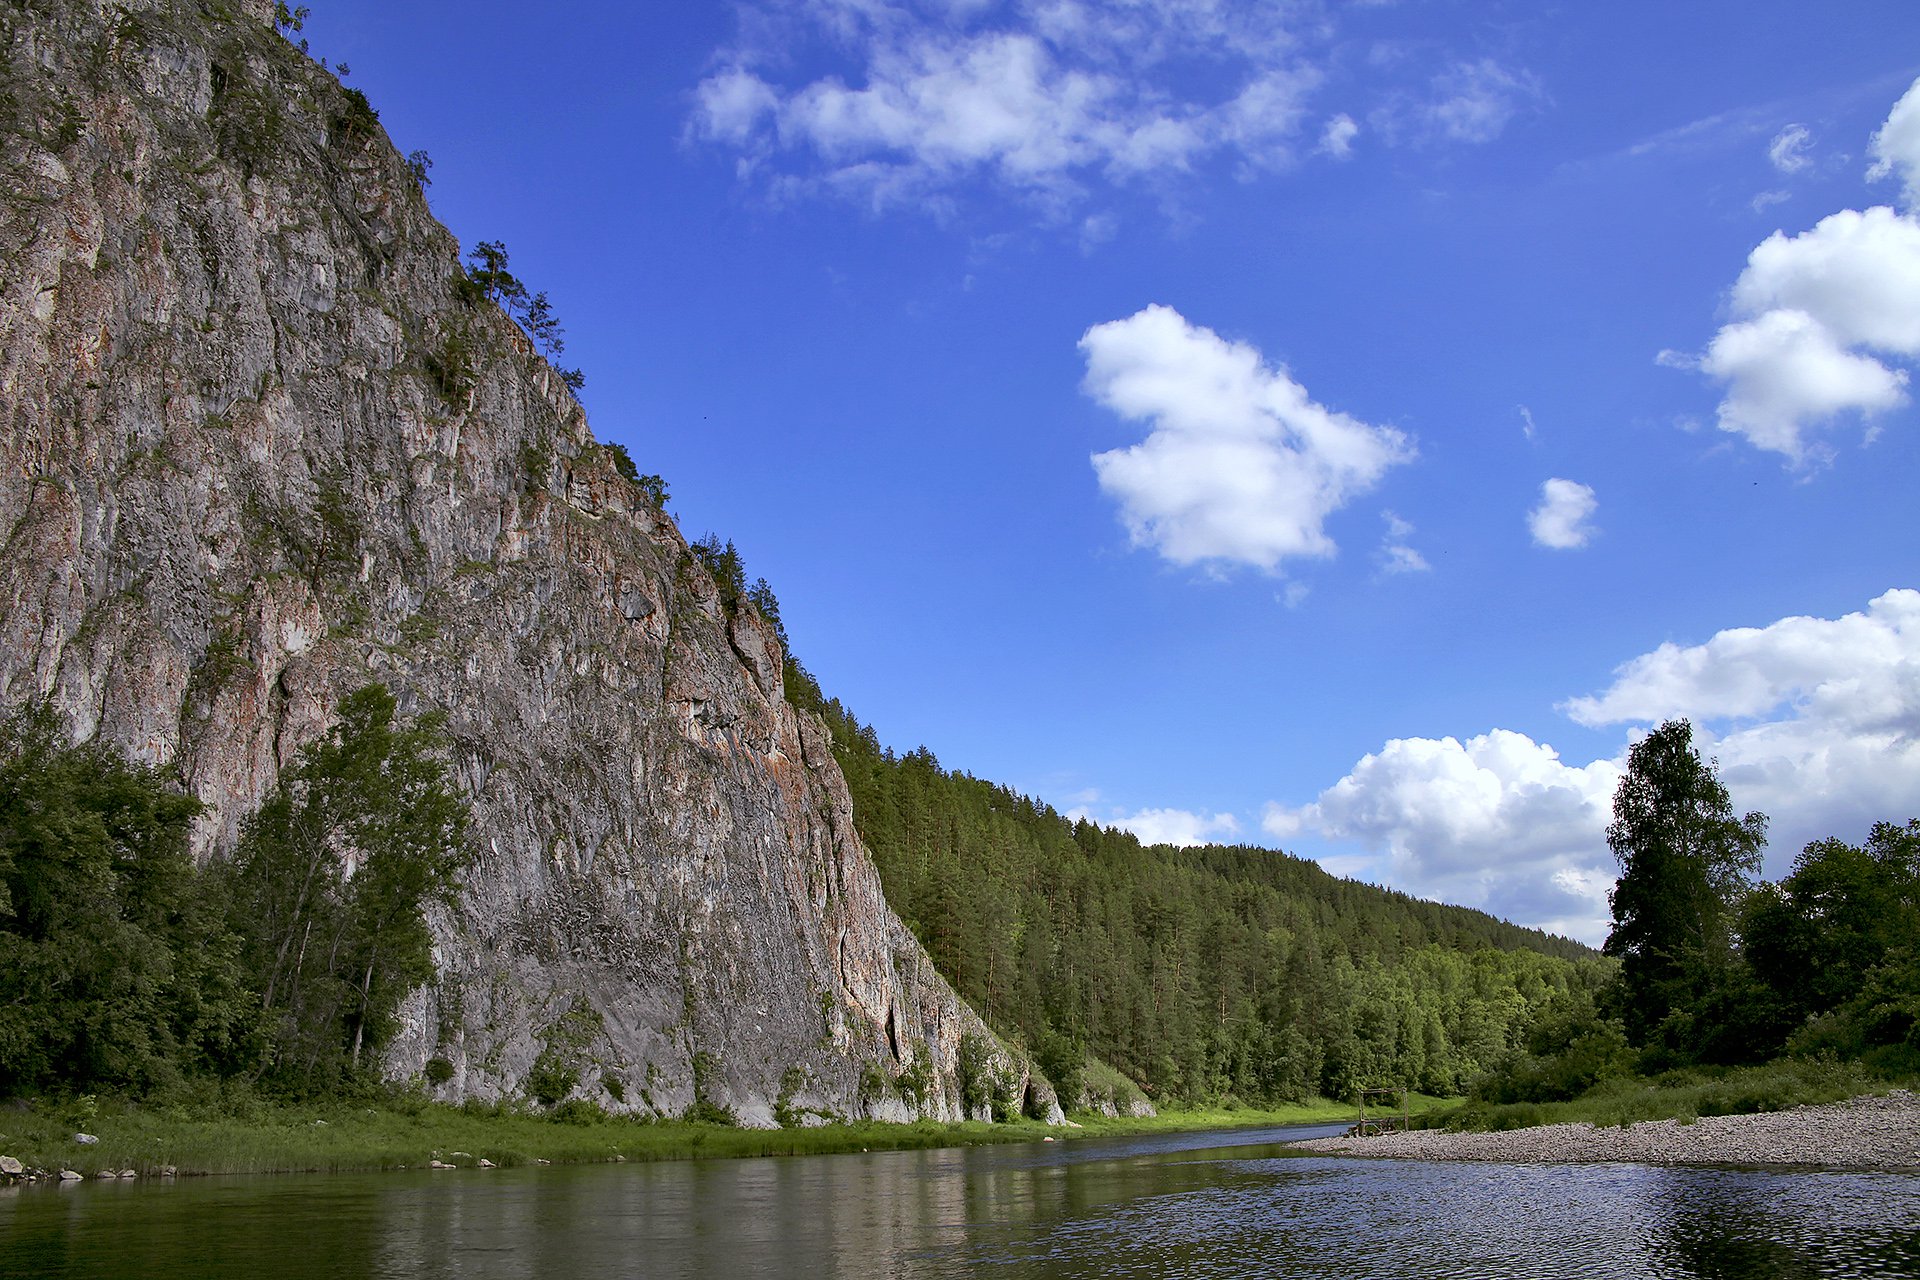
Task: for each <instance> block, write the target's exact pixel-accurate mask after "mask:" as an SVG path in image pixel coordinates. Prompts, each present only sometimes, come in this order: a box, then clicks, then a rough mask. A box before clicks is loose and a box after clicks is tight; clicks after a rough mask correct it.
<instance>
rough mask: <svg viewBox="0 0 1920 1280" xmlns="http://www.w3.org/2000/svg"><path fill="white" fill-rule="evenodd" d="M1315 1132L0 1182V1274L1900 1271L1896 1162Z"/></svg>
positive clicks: (1586, 1279) (1907, 1222)
mask: <svg viewBox="0 0 1920 1280" xmlns="http://www.w3.org/2000/svg"><path fill="white" fill-rule="evenodd" d="M1337 1131H1338V1126H1320V1127H1314V1128H1295V1129H1253V1130H1236V1131H1232V1132H1227V1133H1219V1132H1216V1133H1204V1134H1173V1135H1159V1136H1153V1137H1143V1138H1123V1139H1087V1140H1081V1141H1073V1142H1054V1143H1030V1144H1022V1145H1018V1146H992V1147H971V1148H962V1149H955V1150H946V1151H912V1152H887V1153H874V1154H850V1155H838V1156H806V1157H790V1158H784V1159H765V1160H705V1161H681V1162H674V1163H663V1164H645V1165H642V1164H627V1165H594V1166H575V1167H560V1166H555V1167H549V1168H525V1169H493V1170H474V1169H464V1170H458V1171H452V1172H439V1173H428V1172H424V1171H422V1172H397V1173H381V1174H364V1175H361V1174H354V1175H339V1174H336V1175H327V1176H312V1177H287V1176H282V1177H262V1178H201V1179H187V1180H182V1181H180V1182H177V1183H158V1182H138V1183H136V1182H127V1183H108V1184H99V1183H88V1184H85V1185H80V1186H70V1187H67V1188H60V1187H53V1186H32V1187H25V1188H20V1189H18V1190H14V1191H11V1192H6V1193H0V1276H6V1277H9V1278H11V1277H29V1276H32V1277H38V1276H49V1277H53V1276H87V1277H93V1276H111V1277H125V1278H126V1280H135V1278H138V1280H173V1278H176V1277H179V1278H184V1277H196V1278H198V1277H207V1278H223V1277H236V1278H237V1277H247V1278H248V1280H259V1278H263V1277H264V1278H265V1280H304V1278H305V1277H321V1276H325V1277H359V1276H369V1277H401V1276H405V1277H447V1278H449V1280H451V1278H453V1277H460V1278H462V1280H495V1278H502V1280H504V1278H506V1277H533V1276H563V1277H594V1276H676V1277H677V1276H688V1277H707V1276H711V1277H716V1278H719V1277H725V1278H726V1280H738V1278H742V1277H758V1276H806V1277H883V1276H887V1277H890V1276H908V1277H949V1276H971V1275H986V1276H993V1277H1004V1278H1006V1280H1025V1278H1026V1277H1069V1276H1142V1277H1149V1276H1151V1277H1158V1276H1167V1277H1174V1276H1178V1277H1213V1276H1295V1277H1322V1276H1325V1277H1334V1276H1339V1277H1381V1278H1394V1280H1401V1278H1406V1277H1442V1276H1444V1277H1486V1278H1491V1277H1509V1276H1510V1277H1530V1278H1540V1280H1554V1278H1556V1277H1579V1278H1581V1280H1611V1278H1613V1277H1700V1278H1702V1280H1721V1278H1726V1280H1736V1278H1737V1280H1753V1278H1756V1277H1790V1278H1797V1277H1811V1276H1844V1277H1865V1276H1900V1277H1920V1175H1915V1174H1874V1173H1846V1172H1809V1171H1797V1172H1781V1171H1766V1170H1758V1169H1739V1168H1678V1169H1676V1168H1656V1167H1650V1166H1644V1165H1629V1164H1603V1165H1502V1164H1466V1163H1459V1164H1446V1163H1427V1162H1399V1161H1384V1160H1357V1159H1351V1158H1325V1157H1316V1156H1303V1155H1294V1154H1289V1153H1288V1152H1287V1150H1286V1148H1284V1147H1281V1146H1279V1145H1278V1143H1279V1142H1280V1141H1282V1140H1284V1139H1287V1138H1299V1137H1316V1136H1321V1135H1323V1134H1326V1133H1331V1132H1337Z"/></svg>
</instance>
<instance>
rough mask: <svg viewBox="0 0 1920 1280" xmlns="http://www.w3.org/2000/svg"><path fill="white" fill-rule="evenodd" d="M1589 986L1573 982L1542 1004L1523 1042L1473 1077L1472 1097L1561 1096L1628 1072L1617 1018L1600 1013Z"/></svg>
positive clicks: (1629, 1054) (1488, 1099)
mask: <svg viewBox="0 0 1920 1280" xmlns="http://www.w3.org/2000/svg"><path fill="white" fill-rule="evenodd" d="M1594 994H1595V993H1594V991H1593V990H1592V989H1590V988H1589V987H1577V988H1574V989H1572V990H1570V991H1568V992H1567V994H1566V995H1564V996H1560V997H1556V998H1555V999H1553V1000H1550V1001H1548V1002H1547V1003H1546V1004H1545V1005H1543V1006H1541V1008H1540V1010H1539V1012H1538V1013H1537V1014H1536V1015H1535V1016H1534V1019H1533V1023H1532V1025H1531V1026H1529V1027H1528V1028H1527V1031H1526V1037H1525V1043H1524V1045H1523V1047H1522V1048H1520V1049H1518V1050H1516V1051H1515V1052H1514V1053H1512V1054H1511V1055H1509V1056H1508V1057H1507V1058H1506V1059H1505V1060H1504V1061H1502V1062H1500V1063H1498V1064H1496V1066H1495V1067H1494V1069H1493V1070H1492V1071H1491V1072H1489V1073H1488V1074H1487V1075H1485V1076H1483V1077H1481V1078H1480V1079H1479V1080H1478V1081H1476V1082H1475V1083H1474V1086H1473V1097H1474V1098H1475V1099H1476V1100H1477V1101H1482V1102H1493V1103H1509V1102H1562V1101H1566V1100H1567V1099H1570V1098H1577V1097H1579V1096H1580V1095H1581V1094H1583V1093H1585V1092H1587V1091H1588V1090H1589V1089H1591V1088H1593V1087H1594V1086H1595V1085H1597V1084H1599V1083H1600V1082H1601V1081H1603V1080H1612V1079H1616V1078H1619V1077H1622V1076H1626V1075H1628V1074H1630V1073H1631V1072H1632V1070H1633V1052H1632V1050H1631V1049H1629V1048H1628V1046H1627V1037H1626V1033H1625V1032H1624V1031H1623V1030H1622V1029H1621V1027H1620V1023H1619V1021H1618V1020H1617V1019H1614V1018H1609V1017H1606V1016H1604V1015H1603V1014H1602V1013H1601V1012H1600V1010H1599V1009H1598V1007H1597V1006H1596V1004H1595V1000H1594Z"/></svg>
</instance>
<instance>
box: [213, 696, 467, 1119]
mask: <svg viewBox="0 0 1920 1280" xmlns="http://www.w3.org/2000/svg"><path fill="white" fill-rule="evenodd" d="M394 710H395V703H394V699H393V695H392V694H390V693H389V692H388V691H387V690H386V689H385V688H383V687H381V686H379V685H369V686H367V687H366V688H364V689H361V690H359V691H357V692H355V693H353V694H350V695H349V696H348V697H347V698H346V699H345V700H344V701H343V702H342V703H341V706H340V721H339V723H338V725H336V726H335V728H334V730H333V732H332V733H331V734H329V735H328V736H327V737H326V738H323V739H321V740H320V741H318V742H315V743H312V744H311V745H309V746H308V747H307V748H306V749H305V750H304V751H302V752H301V756H300V761H299V763H298V764H297V765H296V766H294V767H293V768H292V769H289V770H288V771H287V772H286V773H285V774H284V775H283V776H282V778H281V780H280V783H279V785H278V786H277V787H276V788H275V789H274V791H273V793H272V794H271V795H270V796H269V797H268V798H267V801H266V803H265V804H263V805H262V806H261V808H260V811H259V812H258V813H257V814H255V815H254V817H253V818H252V819H251V820H250V821H249V822H248V824H247V826H246V829H245V831H244V833H243V835H242V838H241V843H240V848H239V850H238V852H237V854H236V858H235V867H234V879H235V884H236V893H235V897H236V900H237V901H238V902H240V903H241V904H242V906H243V908H244V918H245V920H246V921H247V923H248V927H249V929H250V930H251V933H252V958H253V963H254V966H255V970H256V973H257V974H258V981H259V984H260V1006H261V1009H262V1010H263V1012H264V1013H265V1014H266V1015H267V1016H268V1019H269V1024H270V1028H271V1031H272V1035H273V1046H272V1062H271V1063H270V1066H271V1067H272V1068H273V1069H274V1070H275V1071H277V1072H278V1073H280V1074H282V1075H283V1076H286V1077H288V1078H289V1079H290V1080H291V1081H292V1082H296V1083H299V1084H303V1085H306V1086H309V1087H312V1086H317V1085H324V1084H326V1083H327V1082H328V1081H329V1080H331V1079H332V1078H334V1077H336V1076H338V1075H339V1074H340V1073H341V1072H342V1071H343V1070H346V1071H352V1070H353V1069H356V1068H357V1067H358V1066H359V1065H360V1063H361V1060H362V1058H363V1056H364V1055H366V1054H367V1053H368V1052H369V1051H374V1050H377V1049H378V1048H379V1047H380V1045H381V1044H382V1043H383V1042H384V1041H385V1039H386V1038H387V1036H388V1035H389V1034H390V1033H391V1031H392V1027H393V1014H394V1011H395V1009H396V1008H397V1006H398V1005H399V1003H400V1000H401V998H402V997H404V996H405V994H406V993H407V991H408V990H410V989H411V988H413V987H414V986H417V985H418V984H419V983H421V982H423V981H425V980H426V979H428V978H430V977H431V976H432V974H433V965H432V958H431V955H430V951H429V948H430V945H431V941H432V939H431V936H430V934H429V933H428V930H427V923H426V918H425V910H426V908H427V906H428V905H429V904H430V903H432V902H434V901H436V900H445V899H447V898H449V897H450V896H451V894H452V893H453V890H454V887H455V877H456V875H457V873H458V871H459V868H460V866H461V865H462V862H463V860H464V850H465V844H464V841H465V834H466V825H467V811H466V808H465V806H464V805H463V804H462V802H461V801H460V798H459V797H458V796H457V795H456V794H455V793H454V791H453V789H452V788H451V786H450V785H449V784H448V781H447V776H446V769H445V767H444V766H443V765H442V764H441V762H440V761H439V760H438V759H437V758H436V757H435V754H434V752H435V750H436V748H437V747H438V746H439V736H438V733H437V729H438V726H437V724H436V723H435V722H434V721H433V720H432V719H430V718H428V719H423V720H421V721H419V722H416V723H414V724H413V725H410V726H405V727H402V726H399V725H397V724H395V722H394Z"/></svg>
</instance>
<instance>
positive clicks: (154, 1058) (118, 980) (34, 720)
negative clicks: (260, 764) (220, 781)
mask: <svg viewBox="0 0 1920 1280" xmlns="http://www.w3.org/2000/svg"><path fill="white" fill-rule="evenodd" d="M199 809H200V806H199V803H198V802H197V801H195V800H194V799H192V798H191V797H189V796H185V795H182V794H180V793H179V791H177V790H176V789H175V788H173V787H172V786H169V785H168V784H167V783H166V782H165V781H164V780H163V779H162V778H161V777H160V776H159V775H158V774H157V773H156V772H154V771H153V770H151V769H147V768H143V767H141V766H138V765H132V764H128V763H127V762H126V761H124V760H122V759H121V758H120V757H118V756H117V755H115V754H114V753H113V752H111V751H109V750H107V749H106V748H104V747H102V746H99V745H97V744H91V743H89V744H82V745H79V746H69V745H67V744H66V742H65V738H64V735H63V734H62V733H61V731H60V729H59V726H58V724H57V722H56V720H55V718H54V717H53V715H52V714H51V713H50V712H48V711H46V710H44V709H41V710H35V711H28V712H21V713H17V714H16V715H14V716H13V717H12V718H11V719H10V720H8V721H7V722H6V723H5V725H4V726H0V1096H11V1095H13V1094H17V1093H21V1092H25V1091H32V1090H37V1089H42V1088H48V1087H52V1086H60V1087H64V1088H72V1089H90V1088H119V1089H131V1090H142V1089H147V1088H150V1087H153V1086H155V1085H157V1084H161V1083H164V1082H166V1081H168V1080H171V1079H173V1078H175V1077H177V1076H178V1075H179V1074H180V1073H181V1072H182V1071H190V1070H206V1069H214V1070H217V1069H221V1068H224V1067H227V1066H229V1065H230V1064H231V1063H232V1061H233V1059H234V1058H235V1057H236V1056H238V1055H240V1054H242V1053H244V1050H245V1046H246V1044H247V1041H248V1039H249V1036H250V1035H251V1032H252V1003H251V1001H250V1000H249V999H248V998H247V991H246V984H245V981H244V979H243V975H242V970H241V968H240V965H239V957H238V952H239V943H238V939H237V938H235V937H234V935H233V934H232V932H231V931H230V930H228V929H227V928H226V927H225V924H224V911H223V909H222V904H221V902H220V900H219V897H218V892H217V890H218V886H217V885H215V884H212V883H210V882H209V881H208V879H207V878H206V877H202V876H200V875H198V874H196V873H195V871H194V869H193V864H192V861H191V859H190V858H189V857H188V853H187V837H188V832H189V828H190V824H191V822H192V819H193V817H194V815H195V814H196V813H198V812H199Z"/></svg>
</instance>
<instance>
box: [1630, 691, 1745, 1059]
mask: <svg viewBox="0 0 1920 1280" xmlns="http://www.w3.org/2000/svg"><path fill="white" fill-rule="evenodd" d="M1766 821H1767V820H1766V817H1765V815H1763V814H1758V813H1750V814H1748V815H1747V816H1746V817H1745V818H1738V817H1736V816H1735V815H1734V812H1733V804H1732V802H1731V801H1730V800H1729V799H1728V798H1727V789H1726V788H1725V787H1724V786H1722V785H1721V784H1720V779H1719V778H1718V776H1716V775H1715V773H1714V769H1713V766H1712V765H1711V764H1709V763H1708V762H1706V761H1703V760H1702V759H1701V758H1700V755H1699V753H1698V752H1696V751H1695V750H1694V749H1693V726H1692V725H1690V724H1689V723H1688V722H1687V721H1685V720H1670V721H1668V722H1667V723H1665V724H1663V725H1661V726H1660V727H1659V728H1658V729H1656V730H1654V731H1653V732H1652V733H1650V734H1648V735H1647V736H1646V737H1645V738H1643V739H1641V740H1640V741H1639V742H1637V743H1635V744H1634V746H1633V749H1632V750H1631V751H1630V752H1629V753H1628V756H1627V772H1626V776H1625V777H1623V778H1622V779H1621V780H1620V785H1619V787H1618V789H1617V790H1616V791H1615V793H1614V799H1613V824H1612V825H1611V826H1610V827H1608V828H1607V844H1608V846H1609V847H1611V848H1612V850H1613V853H1614V856H1615V857H1616V858H1617V859H1618V860H1619V862H1620V879H1619V882H1618V883H1617V884H1616V885H1615V886H1614V889H1613V894H1612V899H1611V901H1612V904H1613V931H1612V932H1611V933H1610V934H1609V935H1608V937H1607V943H1606V953H1607V954H1608V955H1611V956H1618V957H1619V958H1620V1002H1621V1013H1622V1021H1623V1022H1624V1024H1625V1027H1626V1032H1627V1039H1628V1041H1629V1042H1630V1043H1632V1044H1633V1045H1634V1046H1635V1047H1636V1048H1651V1049H1653V1050H1655V1051H1656V1052H1658V1053H1663V1054H1666V1055H1669V1056H1670V1058H1671V1060H1675V1061H1695V1060H1699V1059H1700V1058H1701V1057H1702V1055H1703V1054H1704V1055H1709V1056H1711V1055H1712V1053H1713V1049H1714V1046H1712V1045H1710V1044H1709V1043H1707V1041H1708V1040H1709V1038H1710V1037H1709V1035H1708V1028H1707V1027H1706V1026H1703V1025H1701V1024H1700V1022H1699V1019H1698V1018H1697V1016H1696V1015H1697V1013H1698V1012H1699V1011H1700V1010H1701V1009H1702V1008H1704V1006H1705V1005H1707V1004H1708V1003H1712V1002H1720V1003H1723V1004H1724V1003H1725V1002H1726V1001H1728V1000H1729V999H1730V998H1731V996H1732V995H1733V993H1734V989H1735V984H1736V981H1737V979H1736V975H1735V972H1734V959H1735V950H1734V923H1735V915H1734V912H1735V908H1736V905H1737V904H1738V903H1739V901H1740V899H1741V898H1742V897H1743V896H1744V895H1745V893H1746V892H1747V890H1748V888H1749V887H1750V884H1751V880H1750V877H1751V876H1752V875H1753V873H1754V872H1755V871H1757V870H1758V869H1759V866H1760V853H1761V850H1762V848H1763V847H1764V846H1765V843H1766ZM1716 1021H1717V1022H1723V1021H1724V1020H1716Z"/></svg>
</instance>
